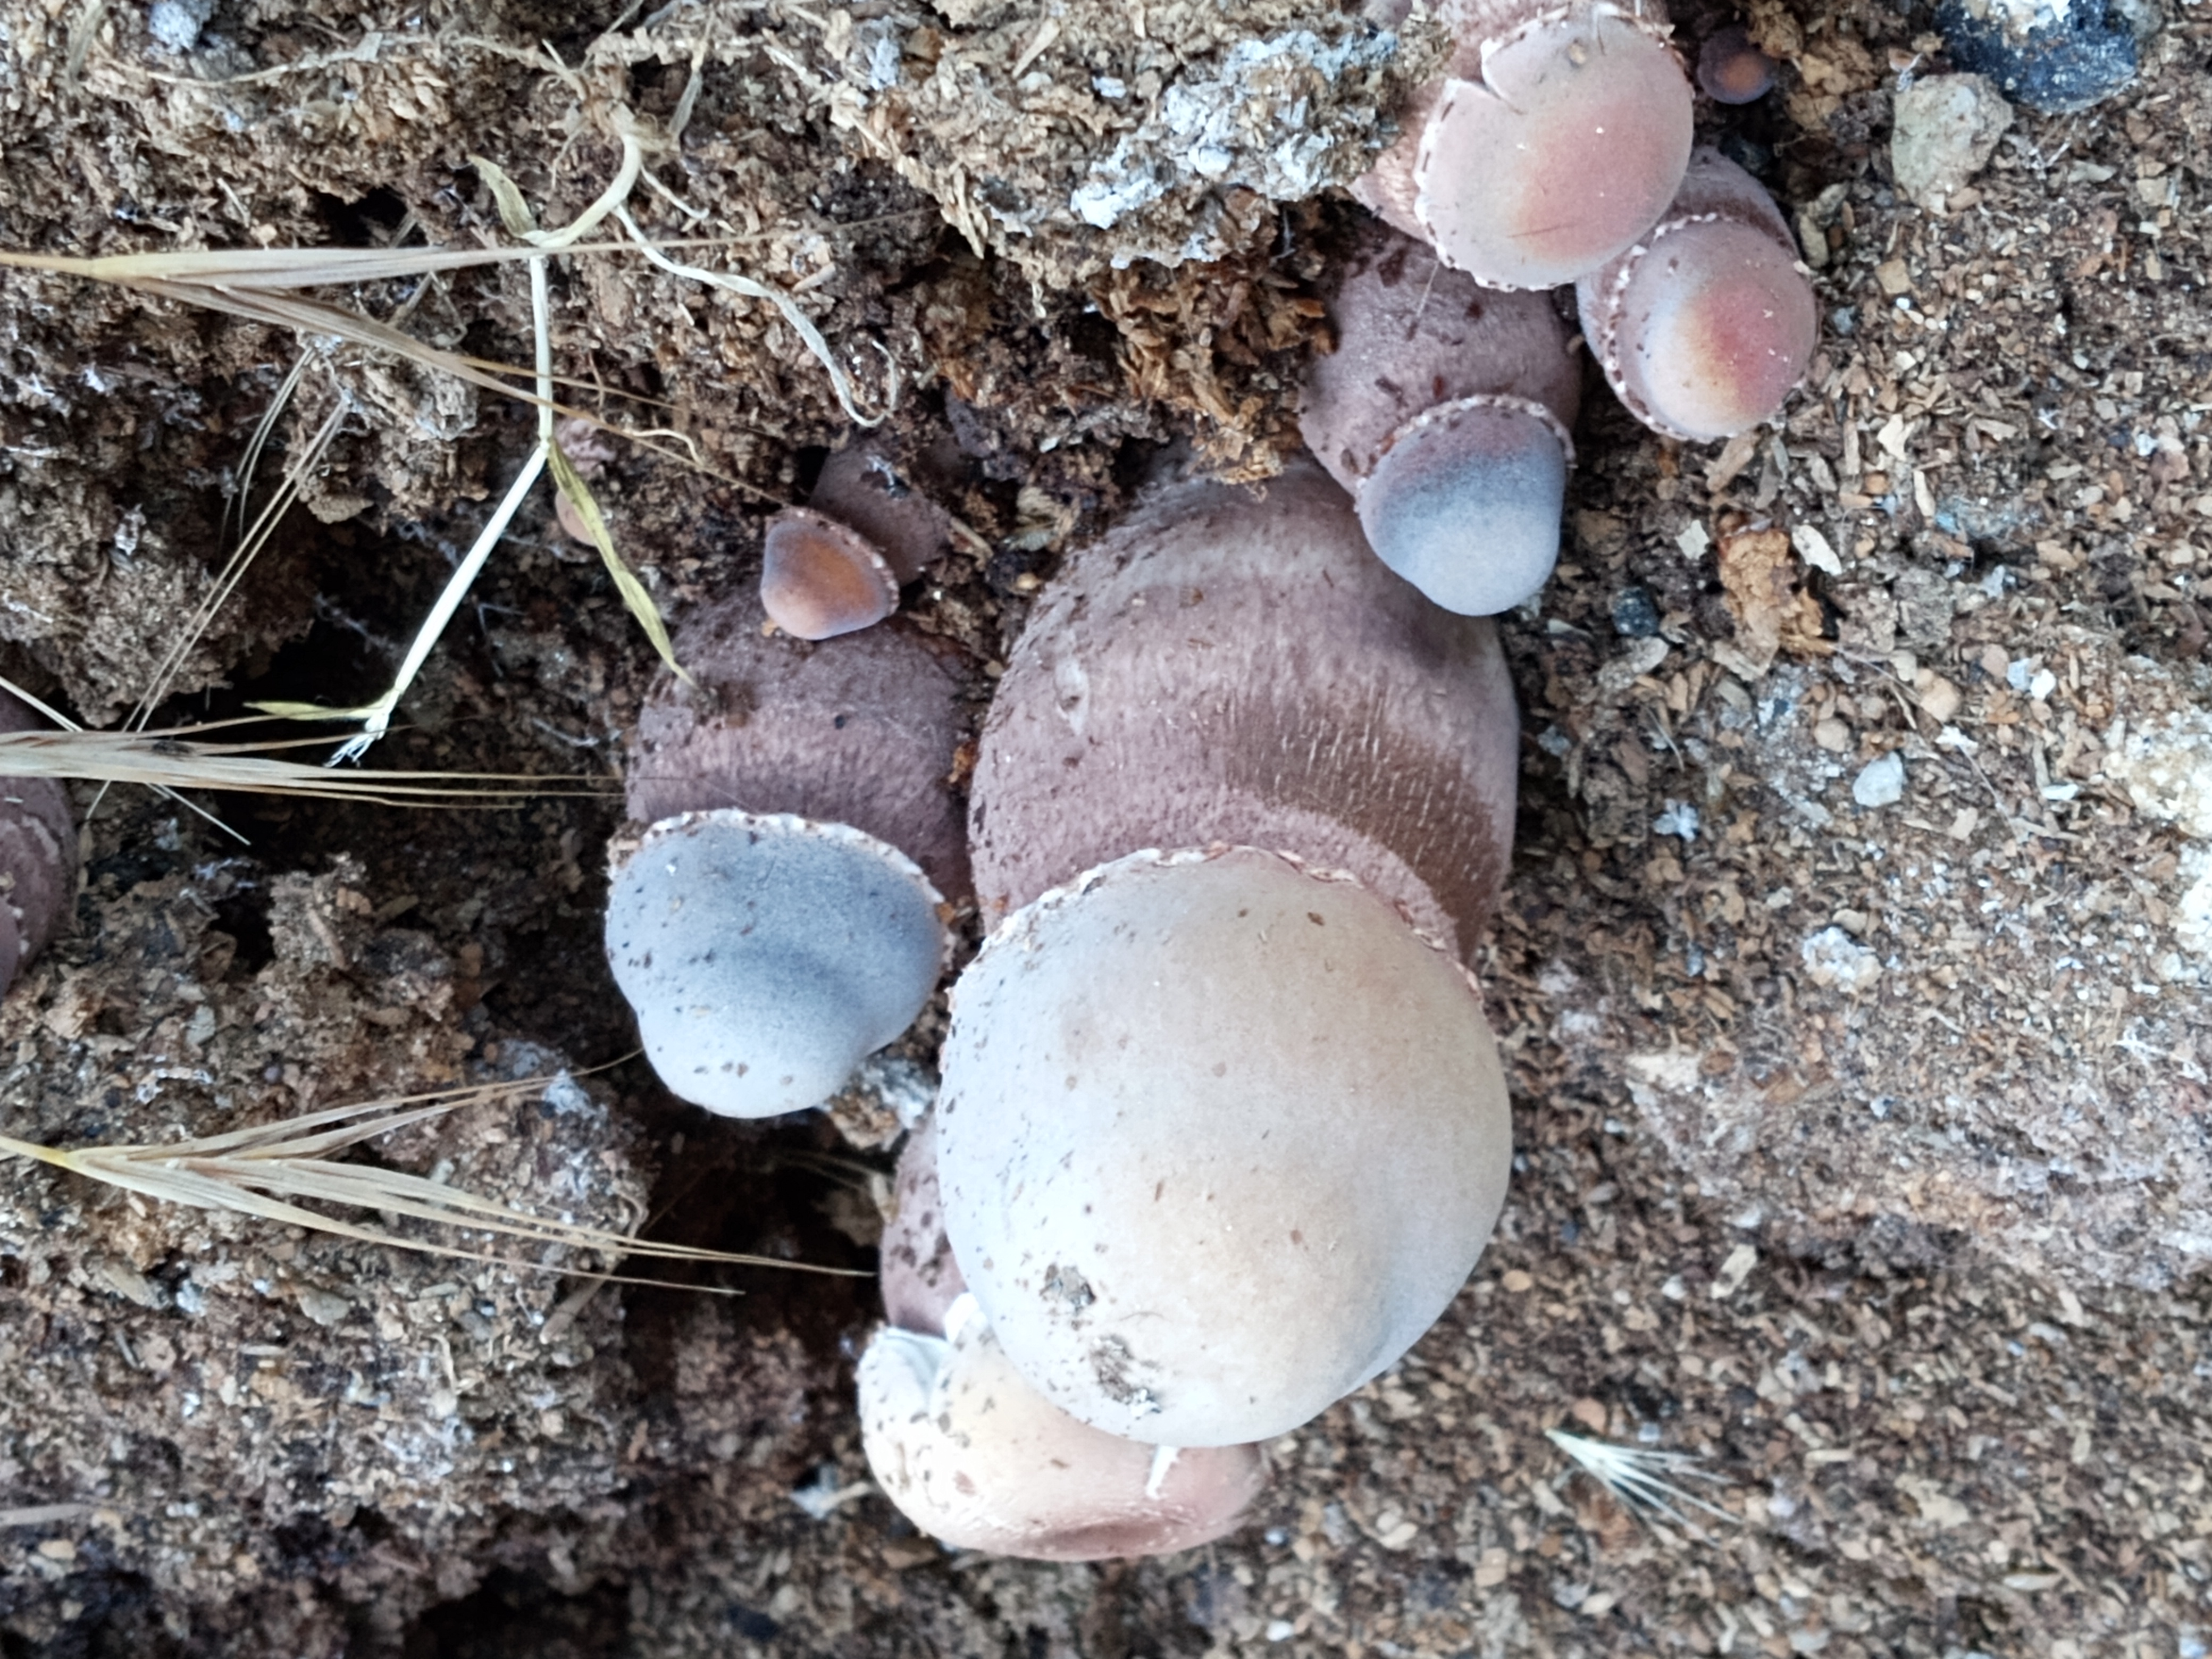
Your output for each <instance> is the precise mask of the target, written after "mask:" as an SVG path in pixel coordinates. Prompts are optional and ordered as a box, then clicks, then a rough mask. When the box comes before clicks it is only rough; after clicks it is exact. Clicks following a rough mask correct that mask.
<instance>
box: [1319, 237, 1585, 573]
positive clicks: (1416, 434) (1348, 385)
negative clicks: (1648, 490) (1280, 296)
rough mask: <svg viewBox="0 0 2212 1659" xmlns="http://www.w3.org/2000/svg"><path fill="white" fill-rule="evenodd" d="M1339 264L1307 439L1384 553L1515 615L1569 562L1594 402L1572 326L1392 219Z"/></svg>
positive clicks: (1399, 565)
mask: <svg viewBox="0 0 2212 1659" xmlns="http://www.w3.org/2000/svg"><path fill="white" fill-rule="evenodd" d="M1340 270H1341V271H1342V273H1343V274H1342V276H1341V278H1340V283H1339V284H1338V287H1337V289H1336V292H1335V293H1334V295H1333V296H1331V300H1330V304H1329V319H1330V321H1331V322H1332V323H1334V325H1335V329H1336V335H1337V348H1336V349H1335V350H1334V352H1332V353H1330V354H1328V356H1321V357H1317V358H1316V359H1315V360H1314V363H1313V367H1312V368H1310V370H1309V371H1308V373H1307V375H1306V384H1305V395H1304V403H1303V406H1302V409H1301V412H1300V415H1299V422H1300V425H1301V427H1302V428H1303V429H1304V435H1305V440H1306V443H1307V445H1308V447H1310V448H1311V449H1312V451H1313V453H1314V454H1315V456H1316V459H1319V460H1320V462H1321V464H1322V465H1323V466H1324V467H1326V468H1328V471H1329V474H1330V476H1331V477H1334V478H1335V480H1336V481H1337V482H1338V483H1340V484H1342V485H1343V486H1344V487H1345V488H1346V489H1348V490H1350V491H1351V492H1352V500H1353V501H1354V503H1355V504H1356V505H1357V507H1358V513H1359V522H1360V525H1361V527H1362V528H1363V529H1364V530H1365V531H1366V532H1367V539H1368V541H1369V542H1370V544H1372V545H1373V547H1374V549H1375V551H1376V553H1377V554H1378V555H1380V556H1381V557H1382V560H1383V563H1385V564H1387V565H1389V567H1390V568H1392V569H1393V570H1395V571H1396V572H1397V573H1398V574H1400V575H1401V576H1403V577H1404V578H1405V579H1406V580H1407V581H1410V582H1412V583H1413V586H1416V587H1418V588H1419V589H1420V590H1421V592H1424V593H1425V594H1427V595H1428V597H1429V598H1430V599H1432V600H1434V601H1435V602H1436V603H1437V604H1438V605H1442V606H1443V608H1444V609H1445V610H1447V611H1458V612H1460V613H1461V614H1462V616H1475V617H1480V616H1489V615H1492V614H1493V613H1495V612H1497V611H1505V610H1510V608H1511V607H1512V606H1514V605H1518V604H1520V603H1521V602H1522V600H1523V599H1528V597H1529V596H1530V595H1531V594H1533V593H1534V592H1536V591H1537V590H1538V589H1539V588H1541V586H1543V585H1544V580H1545V579H1546V578H1547V576H1549V575H1550V574H1551V573H1552V567H1553V564H1554V563H1556V562H1558V559H1559V515H1560V512H1561V509H1562V507H1563V504H1564V502H1565V494H1566V479H1567V467H1568V465H1570V464H1571V461H1572V460H1573V458H1574V445H1573V441H1571V439H1570V438H1569V437H1568V435H1567V434H1568V429H1569V428H1571V426H1572V425H1573V424H1574V419H1575V413H1576V410H1577V406H1578V404H1580V401H1581V396H1582V374H1581V369H1580V366H1579V365H1578V364H1577V362H1576V361H1575V359H1574V357H1573V356H1571V355H1570V353H1569V352H1568V349H1567V341H1566V331H1565V329H1564V328H1563V327H1561V326H1560V324H1559V317H1558V315H1557V314H1556V313H1554V312H1553V309H1552V306H1551V302H1550V301H1549V300H1548V299H1547V297H1546V296H1544V295H1538V294H1518V293H1504V294H1500V293H1492V292H1488V291H1486V290H1485V289H1483V288H1482V287H1481V286H1480V284H1479V283H1476V282H1475V281H1474V278H1473V277H1471V276H1467V275H1465V274H1464V273H1462V272H1460V271H1455V270H1445V269H1443V267H1442V266H1441V265H1440V264H1438V262H1437V257H1436V255H1435V254H1434V253H1433V252H1431V250H1430V249H1429V248H1428V247H1427V246H1425V244H1423V243H1420V242H1418V241H1415V240H1412V239H1411V238H1408V237H1405V236H1401V235H1399V234H1396V233H1395V232H1394V231H1391V230H1389V229H1386V228H1383V226H1381V225H1374V226H1371V227H1370V228H1369V229H1368V230H1367V232H1366V233H1365V234H1364V235H1363V236H1362V237H1361V239H1360V240H1359V242H1358V245H1357V246H1355V247H1354V249H1353V250H1352V256H1351V258H1349V259H1348V260H1347V261H1346V263H1345V264H1344V265H1343V266H1341V267H1340Z"/></svg>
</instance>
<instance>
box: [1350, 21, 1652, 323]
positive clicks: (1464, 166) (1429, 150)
mask: <svg viewBox="0 0 2212 1659" xmlns="http://www.w3.org/2000/svg"><path fill="white" fill-rule="evenodd" d="M1475 57H1476V63H1477V64H1479V66H1480V67H1479V70H1474V65H1472V64H1469V62H1468V52H1467V51H1466V50H1464V49H1463V50H1462V52H1459V53H1457V54H1455V58H1454V60H1453V64H1452V68H1451V70H1450V72H1449V74H1448V75H1447V76H1446V77H1445V78H1444V80H1443V84H1442V85H1441V86H1440V87H1438V88H1436V89H1435V90H1434V92H1433V94H1431V95H1429V96H1425V97H1424V98H1422V99H1421V100H1419V103H1418V105H1417V106H1416V108H1415V110H1413V111H1411V112H1409V116H1410V118H1411V120H1418V121H1419V128H1418V137H1417V139H1416V142H1415V149H1414V150H1413V161H1412V166H1411V169H1410V173H1409V175H1407V177H1406V178H1405V179H1404V180H1403V181H1401V182H1400V183H1398V184H1397V185H1396V186H1395V189H1396V191H1399V192H1401V191H1402V190H1403V188H1404V183H1405V182H1410V184H1411V185H1412V188H1413V200H1412V204H1411V209H1412V217H1413V222H1414V224H1415V225H1416V226H1418V228H1419V232H1420V234H1423V235H1425V236H1426V237H1427V238H1428V239H1429V240H1430V241H1431V242H1432V243H1434V244H1435V246H1436V249H1437V254H1438V255H1439V256H1440V257H1441V258H1443V262H1444V263H1445V264H1448V265H1450V266H1453V267H1454V268H1455V269H1457V270H1464V271H1467V272H1468V273H1469V274H1470V275H1471V276H1474V278H1475V279H1476V280H1477V281H1478V282H1481V283H1487V284H1489V285H1490V286H1492V287H1496V288H1551V287H1555V286H1557V285H1558V284H1559V283H1570V282H1572V281H1574V280H1575V279H1576V278H1577V277H1578V276H1583V275H1585V274H1586V273H1588V272H1589V271H1592V270H1595V269H1596V268H1597V267H1598V266H1600V265H1601V264H1604V263H1605V262H1606V261H1607V259H1610V258H1613V256H1614V255H1616V254H1618V253H1619V252H1620V251H1621V250H1622V249H1624V248H1626V247H1627V246H1629V245H1630V244H1631V243H1632V242H1633V241H1634V240H1636V238H1637V237H1638V236H1639V235H1640V234H1643V233H1644V231H1645V230H1647V229H1649V228H1650V226H1651V225H1652V223H1653V222H1655V221H1656V220H1657V218H1658V217H1659V216H1660V214H1661V213H1662V211H1664V210H1665V208H1666V205H1667V202H1668V198H1669V197H1672V196H1673V195H1674V187H1675V185H1677V184H1679V183H1680V181H1681V177H1682V168H1683V167H1684V165H1685V164H1686V162H1687V161H1688V159H1689V155H1690V146H1691V143H1692V112H1693V105H1694V100H1693V99H1692V95H1691V92H1690V83H1689V80H1688V78H1687V77H1686V76H1685V75H1684V74H1683V72H1682V65H1681V63H1680V60H1679V59H1678V58H1676V57H1675V56H1674V48H1673V47H1672V46H1669V45H1668V41H1667V38H1666V30H1665V27H1664V25H1663V24H1655V23H1653V22H1651V21H1648V20H1645V19H1643V18H1638V17H1633V16H1631V15H1627V14H1626V13H1624V12H1623V11H1621V10H1620V9H1618V8H1616V7H1614V6H1613V5H1611V4H1607V3H1600V4H1597V5H1595V6H1586V7H1585V6H1577V7H1574V8H1571V9H1569V8H1561V9H1557V10H1555V11H1553V12H1551V13H1550V14H1548V15H1543V16H1541V17H1539V18H1537V19H1535V20H1534V21H1529V22H1528V23H1524V24H1522V26H1521V27H1518V28H1517V29H1516V30H1514V31H1513V32H1512V33H1509V34H1507V35H1505V36H1504V37H1503V38H1502V39H1498V40H1486V41H1483V42H1481V43H1480V45H1479V47H1478V48H1477V49H1476V52H1475ZM1470 71H1474V72H1470ZM1409 125H1410V122H1409ZM1402 142H1403V141H1402V140H1401V143H1402ZM1396 166H1397V167H1399V168H1401V169H1402V168H1403V162H1402V160H1401V161H1399V162H1397V163H1396ZM1385 189H1386V191H1389V186H1388V185H1386V186H1385ZM1401 212H1402V208H1401Z"/></svg>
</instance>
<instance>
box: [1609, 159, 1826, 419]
mask: <svg viewBox="0 0 2212 1659" xmlns="http://www.w3.org/2000/svg"><path fill="white" fill-rule="evenodd" d="M1575 296H1576V299H1577V301H1578V302H1579V303H1580V306H1581V308H1582V319H1583V332H1584V333H1585V334H1586V335H1587V336H1588V337H1589V340H1590V343H1591V347H1592V349H1593V350H1594V351H1595V353H1596V356H1597V359H1598V362H1599V364H1600V366H1601V368H1603V369H1604V370H1605V377H1606V380H1607V381H1608V382H1609V383H1610V384H1611V385H1612V386H1613V392H1615V394H1616V395H1618V396H1619V398H1620V401H1621V402H1622V403H1624V404H1626V405H1627V406H1628V411H1629V413H1631V414H1632V415H1633V416H1636V418H1637V419H1638V420H1639V421H1641V422H1644V425H1646V426H1648V427H1650V428H1652V430H1654V431H1655V432H1660V433H1663V434H1665V435H1667V436H1668V437H1673V438H1689V439H1696V440H1705V439H1711V438H1726V437H1731V436H1733V435H1735V434H1736V433H1739V432H1742V431H1745V430H1747V429H1748V428H1752V427H1754V426H1757V425H1758V424H1759V422H1761V421H1765V420H1769V419H1771V418H1772V417H1773V416H1775V415H1776V414H1777V413H1778V412H1779V411H1780V410H1781V408H1782V405H1783V404H1784V402H1785V401H1786V400H1787V399H1788V398H1789V396H1790V392H1791V391H1792V390H1793V389H1794V388H1795V387H1796V385H1797V383H1798V381H1800V380H1802V379H1803V378H1804V375H1805V368H1806V365H1807V364H1808V362H1811V361H1812V356H1813V349H1814V346H1816V345H1817V344H1818V343H1819V342H1820V308H1819V306H1818V305H1817V303H1816V302H1815V301H1814V295H1813V286H1812V283H1811V282H1810V281H1809V280H1808V278H1807V276H1806V274H1805V270H1804V268H1803V267H1802V265H1800V264H1798V262H1797V245H1796V242H1795V241H1793V240H1791V238H1790V227H1789V224H1788V222H1786V221H1785V220H1784V218H1783V216H1782V213H1781V210H1779V209H1778V208H1777V207H1776V206H1775V205H1774V203H1773V200H1772V198H1771V197H1769V196H1768V195H1767V193H1766V192H1765V191H1764V190H1762V189H1761V188H1760V187H1759V181H1758V180H1757V179H1753V177H1752V176H1751V175H1750V174H1749V173H1746V172H1745V171H1744V170H1743V169H1742V168H1741V167H1738V166H1737V165H1736V164H1735V162H1733V161H1729V160H1728V159H1727V158H1726V157H1725V156H1723V155H1721V153H1720V152H1719V151H1718V150H1716V149H1710V148H1700V149H1699V150H1698V152H1697V154H1696V155H1693V156H1692V158H1691V161H1690V167H1689V172H1688V174H1687V176H1686V177H1685V179H1683V181H1682V188H1681V190H1680V192H1679V193H1678V194H1677V195H1676V196H1675V197H1674V203H1673V204H1672V205H1671V206H1669V207H1668V210H1667V216H1666V217H1665V218H1664V219H1663V220H1662V221H1661V222H1660V223H1659V224H1658V225H1656V227H1655V228H1653V229H1652V231H1651V232H1650V234H1649V235H1647V236H1645V237H1644V238H1642V239H1641V240H1639V241H1638V244H1637V245H1636V246H1634V247H1632V248H1631V249H1630V250H1629V251H1628V252H1626V253H1625V254H1623V255H1622V256H1621V257H1620V258H1618V259H1616V260H1614V261H1613V263H1612V264H1608V265H1607V266H1606V267H1605V268H1604V269H1603V270H1599V271H1595V272H1594V273H1592V274H1591V275H1590V276H1586V277H1584V278H1583V280H1582V281H1581V282H1579V283H1577V284H1576V285H1575Z"/></svg>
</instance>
